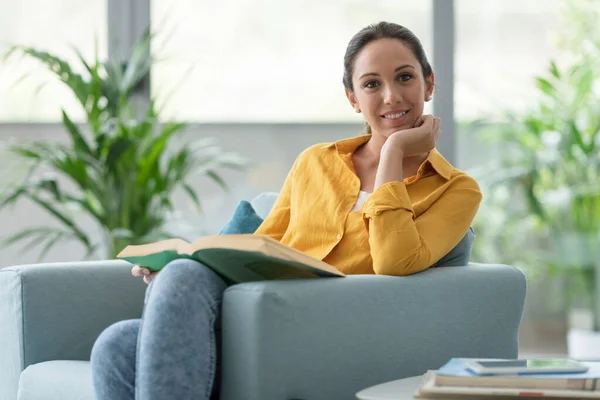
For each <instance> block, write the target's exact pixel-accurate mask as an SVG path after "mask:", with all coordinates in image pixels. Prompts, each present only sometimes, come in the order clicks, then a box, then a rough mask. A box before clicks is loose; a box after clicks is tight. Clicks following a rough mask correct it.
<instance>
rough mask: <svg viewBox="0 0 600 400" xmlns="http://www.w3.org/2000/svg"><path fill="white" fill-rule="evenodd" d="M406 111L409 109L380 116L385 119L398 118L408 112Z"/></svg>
mask: <svg viewBox="0 0 600 400" xmlns="http://www.w3.org/2000/svg"><path fill="white" fill-rule="evenodd" d="M408 111H410V110H405V111H401V112H399V113H395V114H386V115H382V117H383V118H385V119H398V118H400V117H402V116H404V115H406V113H408Z"/></svg>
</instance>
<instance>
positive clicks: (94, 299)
mask: <svg viewBox="0 0 600 400" xmlns="http://www.w3.org/2000/svg"><path fill="white" fill-rule="evenodd" d="M130 271H131V266H130V264H128V263H126V262H123V261H97V262H79V263H53V264H36V265H24V266H15V267H8V268H3V269H0V344H1V346H0V376H1V377H2V385H0V400H5V399H10V400H14V399H15V398H16V394H17V387H18V380H19V375H20V373H21V371H22V370H23V369H25V368H26V367H27V366H29V365H31V364H36V363H39V362H42V361H49V360H60V359H62V360H89V356H90V352H91V348H92V346H93V344H94V341H95V340H96V338H97V337H98V335H99V334H100V333H101V332H102V330H103V329H104V328H106V327H107V326H109V325H110V324H112V323H113V322H116V321H119V320H123V319H130V318H139V317H140V316H141V313H142V308H143V303H144V291H145V286H146V285H145V284H144V282H143V281H142V280H141V279H135V278H134V277H132V276H131V273H130Z"/></svg>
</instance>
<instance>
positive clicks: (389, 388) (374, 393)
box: [356, 375, 423, 400]
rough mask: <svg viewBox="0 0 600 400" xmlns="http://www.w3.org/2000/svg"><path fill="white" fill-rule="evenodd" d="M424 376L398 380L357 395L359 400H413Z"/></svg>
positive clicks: (362, 391) (365, 390)
mask: <svg viewBox="0 0 600 400" xmlns="http://www.w3.org/2000/svg"><path fill="white" fill-rule="evenodd" d="M422 378H423V375H419V376H413V377H410V378H404V379H398V380H395V381H390V382H386V383H382V384H379V385H376V386H371V387H369V388H366V389H363V390H361V391H360V392H358V393H356V398H357V399H359V400H413V397H414V395H415V392H416V391H417V389H418V388H419V384H420V383H421V379H422Z"/></svg>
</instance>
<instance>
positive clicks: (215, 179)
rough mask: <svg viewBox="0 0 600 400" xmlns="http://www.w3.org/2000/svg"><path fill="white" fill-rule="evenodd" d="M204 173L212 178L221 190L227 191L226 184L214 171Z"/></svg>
mask: <svg viewBox="0 0 600 400" xmlns="http://www.w3.org/2000/svg"><path fill="white" fill-rule="evenodd" d="M206 175H207V176H208V177H209V178H210V179H212V180H213V181H214V182H215V183H216V184H217V185H219V186H220V187H221V188H222V189H223V190H225V191H229V188H228V187H227V184H226V183H225V181H224V180H223V178H221V177H220V176H219V175H218V174H217V173H216V172H215V171H206Z"/></svg>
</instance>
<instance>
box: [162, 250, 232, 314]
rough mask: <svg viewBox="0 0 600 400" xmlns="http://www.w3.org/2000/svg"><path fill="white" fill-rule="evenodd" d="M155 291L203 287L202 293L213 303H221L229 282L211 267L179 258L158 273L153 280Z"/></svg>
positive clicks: (181, 290) (182, 291) (181, 291)
mask: <svg viewBox="0 0 600 400" xmlns="http://www.w3.org/2000/svg"><path fill="white" fill-rule="evenodd" d="M153 286H154V287H153V288H152V291H153V292H159V291H162V290H164V289H165V288H171V289H176V291H177V292H178V293H184V292H185V289H190V290H191V291H192V292H195V293H198V292H197V290H194V289H196V288H198V287H201V288H202V290H201V291H200V293H201V294H202V295H203V296H206V297H207V298H208V299H207V300H210V302H211V303H219V302H220V301H221V298H222V296H223V291H225V289H226V288H227V284H226V283H225V282H224V281H223V279H221V277H220V276H219V275H218V274H216V273H215V272H213V271H212V270H211V269H210V268H208V267H207V266H205V265H204V264H201V263H199V262H197V261H194V260H187V259H178V260H175V261H172V262H170V263H169V264H168V265H167V266H166V267H165V268H163V270H162V271H161V272H160V273H159V274H158V276H157V277H156V278H155V281H154V282H153Z"/></svg>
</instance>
